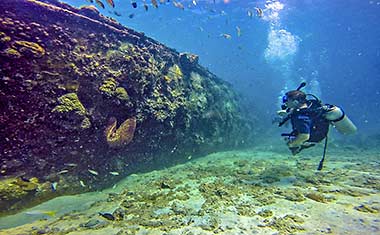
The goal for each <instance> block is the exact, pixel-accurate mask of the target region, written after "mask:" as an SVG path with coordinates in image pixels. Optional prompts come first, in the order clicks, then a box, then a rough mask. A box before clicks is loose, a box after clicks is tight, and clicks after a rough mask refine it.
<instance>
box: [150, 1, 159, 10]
mask: <svg viewBox="0 0 380 235" xmlns="http://www.w3.org/2000/svg"><path fill="white" fill-rule="evenodd" d="M151 2H152V5H153V6H154V7H155V8H158V3H157V0H151Z"/></svg>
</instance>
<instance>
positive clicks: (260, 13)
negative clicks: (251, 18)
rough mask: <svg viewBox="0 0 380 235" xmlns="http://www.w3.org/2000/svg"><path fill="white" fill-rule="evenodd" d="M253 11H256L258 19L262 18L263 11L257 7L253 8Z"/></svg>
mask: <svg viewBox="0 0 380 235" xmlns="http://www.w3.org/2000/svg"><path fill="white" fill-rule="evenodd" d="M255 10H256V13H257V16H258V17H260V18H261V17H263V14H264V12H263V9H261V8H259V7H255Z"/></svg>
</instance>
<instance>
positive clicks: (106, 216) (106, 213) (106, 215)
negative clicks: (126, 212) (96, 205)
mask: <svg viewBox="0 0 380 235" xmlns="http://www.w3.org/2000/svg"><path fill="white" fill-rule="evenodd" d="M99 215H100V216H102V217H104V218H106V219H108V220H115V216H113V215H112V214H111V213H108V212H104V213H103V212H99Z"/></svg>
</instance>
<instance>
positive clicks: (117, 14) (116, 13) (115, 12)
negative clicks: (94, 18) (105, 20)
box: [113, 11, 121, 16]
mask: <svg viewBox="0 0 380 235" xmlns="http://www.w3.org/2000/svg"><path fill="white" fill-rule="evenodd" d="M113 13H114V14H115V15H116V16H121V14H120V13H119V12H117V11H114V12H113Z"/></svg>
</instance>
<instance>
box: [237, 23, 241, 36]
mask: <svg viewBox="0 0 380 235" xmlns="http://www.w3.org/2000/svg"><path fill="white" fill-rule="evenodd" d="M236 33H237V36H238V37H240V36H241V30H240V28H239V26H236Z"/></svg>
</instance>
